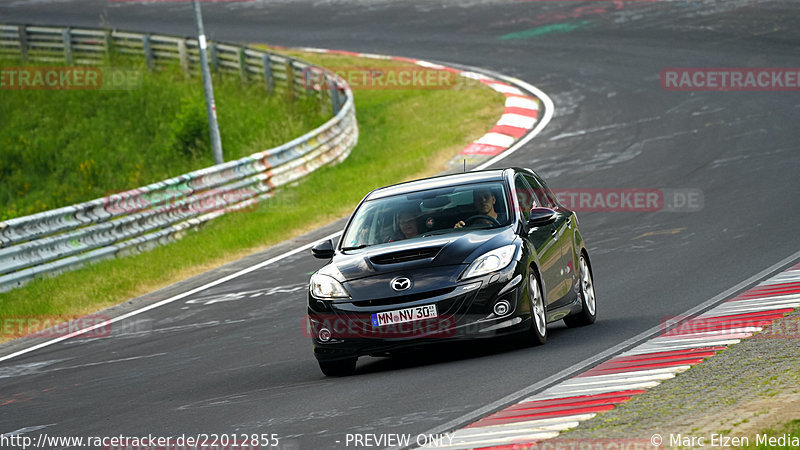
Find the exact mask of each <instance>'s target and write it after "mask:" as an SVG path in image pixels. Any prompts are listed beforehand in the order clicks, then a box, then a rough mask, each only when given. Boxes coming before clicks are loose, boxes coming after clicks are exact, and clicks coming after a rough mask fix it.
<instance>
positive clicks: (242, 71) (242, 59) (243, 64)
mask: <svg viewBox="0 0 800 450" xmlns="http://www.w3.org/2000/svg"><path fill="white" fill-rule="evenodd" d="M237 53H238V54H239V77H240V78H241V79H242V83H246V82H247V57H246V56H245V54H244V49H243V48H241V47H239V51H238V52H237Z"/></svg>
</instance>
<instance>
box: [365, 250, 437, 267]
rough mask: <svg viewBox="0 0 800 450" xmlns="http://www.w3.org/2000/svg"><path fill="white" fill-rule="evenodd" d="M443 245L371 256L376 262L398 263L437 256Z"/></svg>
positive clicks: (371, 259)
mask: <svg viewBox="0 0 800 450" xmlns="http://www.w3.org/2000/svg"><path fill="white" fill-rule="evenodd" d="M441 250H442V247H428V248H415V249H412V250H402V251H399V252H392V253H384V254H382V255H375V256H372V257H370V258H369V260H370V261H372V262H373V263H375V264H396V263H401V262H406V261H414V260H417V259H426V258H435V257H436V255H438V254H439V251H441Z"/></svg>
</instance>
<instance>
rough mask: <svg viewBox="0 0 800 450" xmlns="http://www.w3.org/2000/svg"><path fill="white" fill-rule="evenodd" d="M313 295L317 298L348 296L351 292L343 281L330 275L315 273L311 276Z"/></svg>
mask: <svg viewBox="0 0 800 450" xmlns="http://www.w3.org/2000/svg"><path fill="white" fill-rule="evenodd" d="M310 284H311V295H313V296H314V297H316V298H348V297H350V294H348V293H347V290H346V289H345V288H344V286H342V283H339V282H338V281H336V279H335V278H333V277H330V276H328V275H322V274H319V273H315V274H314V275H312V276H311V283H310Z"/></svg>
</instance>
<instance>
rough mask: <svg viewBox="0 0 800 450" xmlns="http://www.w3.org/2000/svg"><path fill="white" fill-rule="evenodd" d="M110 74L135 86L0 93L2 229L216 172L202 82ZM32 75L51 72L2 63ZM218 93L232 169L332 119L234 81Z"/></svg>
mask: <svg viewBox="0 0 800 450" xmlns="http://www.w3.org/2000/svg"><path fill="white" fill-rule="evenodd" d="M112 64H113V67H116V68H121V67H124V68H127V71H126V72H123V73H127V74H129V75H130V76H133V77H134V78H135V79H136V80H138V81H139V83H132V86H130V88H129V89H108V90H106V89H103V88H101V89H91V90H88V89H86V90H6V89H4V90H2V101H0V123H2V124H3V126H2V127H0V179H2V180H3V182H2V183H0V220H6V219H10V218H13V217H18V216H25V215H28V214H33V213H36V212H39V211H45V210H48V209H53V208H57V207H60V206H67V205H71V204H75V203H80V202H83V201H87V200H93V199H95V198H100V197H104V196H106V195H108V193H109V192H118V191H122V190H128V189H134V188H137V187H140V186H144V185H147V184H150V183H154V182H157V181H161V180H164V179H167V178H170V177H173V176H176V175H179V174H182V173H186V172H190V171H192V170H196V169H201V168H203V167H208V166H211V165H213V164H214V160H213V158H212V156H211V146H210V143H209V136H208V126H207V125H206V124H207V120H206V109H205V99H204V95H203V89H202V80H201V79H200V77H199V76H195V77H193V78H186V77H185V76H184V74H183V72H182V70H181V69H180V68H179V67H177V66H168V67H166V68H162V69H159V70H158V71H157V72H151V71H148V70H147V69H146V68H145V67H141V66H137V65H136V64H137V62H135V61H132V60H126V59H123V60H120V61H114V62H113V63H112ZM35 66H38V67H40V68H47V69H46V70H50V68H53V67H54V66H53V64H47V65H45V64H41V63H40V64H35V65H34V64H31V63H24V64H23V63H21V62H18V61H17V62H15V61H0V67H25V68H26V69H27V71H28V72H30V71H32V70H36V69H31V68H32V67H35ZM56 70H57V69H54V70H52V72H53V73H56ZM89 70H91V69H89ZM4 78H8V77H4ZM105 78H107V79H110V78H111V77H105ZM5 81H7V82H10V81H11V79H8V80H5ZM7 84H8V83H7ZM214 84H215V86H214V89H215V97H216V104H217V111H218V121H219V127H220V133H221V136H222V146H223V150H224V154H225V159H226V160H228V161H230V160H233V159H237V158H240V157H242V156H246V155H249V154H252V153H255V152H258V151H261V150H265V149H268V148H271V147H275V146H277V145H280V144H282V143H284V142H287V141H289V140H291V139H293V138H295V137H298V136H300V135H302V134H303V133H306V132H307V131H308V130H311V129H313V128H315V127H317V126H319V125H321V124H323V123H324V122H325V120H327V119H328V118H329V116H330V112H329V108H328V111H327V112H326V113H323V107H322V105H321V104H320V102H319V101H318V100H317V99H315V98H307V97H305V96H303V95H299V96H298V98H297V100H296V101H293V102H287V101H286V100H285V98H284V96H283V95H272V96H268V95H267V94H266V92H265V89H264V87H263V86H262V85H261V84H260V83H249V84H242V82H241V81H240V79H239V77H238V76H236V75H231V74H217V75H215V76H214ZM99 85H100V86H101V87H107V86H108V84H106V83H104V82H100V83H99Z"/></svg>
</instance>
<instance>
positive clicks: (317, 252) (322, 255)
mask: <svg viewBox="0 0 800 450" xmlns="http://www.w3.org/2000/svg"><path fill="white" fill-rule="evenodd" d="M311 254H312V255H314V257H315V258H319V259H331V258H333V241H332V240H330V239H328V240H325V241H320V242H318V243H317V244H316V245H315V246H313V247H311Z"/></svg>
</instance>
